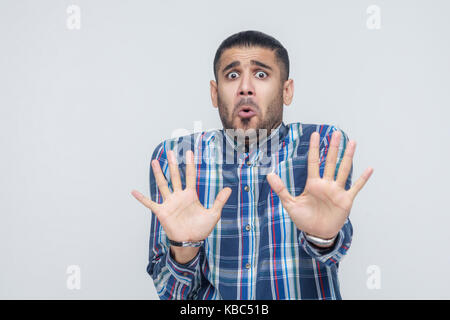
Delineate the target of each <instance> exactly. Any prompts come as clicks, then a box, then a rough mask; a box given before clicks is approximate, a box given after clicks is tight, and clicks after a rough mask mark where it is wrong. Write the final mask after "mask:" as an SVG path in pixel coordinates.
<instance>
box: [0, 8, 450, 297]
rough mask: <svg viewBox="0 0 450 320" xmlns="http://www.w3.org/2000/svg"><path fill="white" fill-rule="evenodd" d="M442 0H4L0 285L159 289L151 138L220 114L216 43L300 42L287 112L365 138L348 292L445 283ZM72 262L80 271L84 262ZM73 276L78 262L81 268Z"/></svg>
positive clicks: (444, 287)
mask: <svg viewBox="0 0 450 320" xmlns="http://www.w3.org/2000/svg"><path fill="white" fill-rule="evenodd" d="M449 10H450V5H449V3H448V2H447V1H444V0H442V1H425V0H423V1H411V0H409V1H406V0H405V1H398V0H397V1H378V0H371V1H356V0H355V1H333V0H328V1H281V0H280V1H273V0H271V1H262V0H258V1H206V0H205V1H181V0H169V1H165V0H164V1H162V0H161V1H155V0H154V1H126V2H125V1H112V0H97V1H91V0H89V1H88V0H84V1H81V0H73V1H56V0H54V1H31V0H30V1H17V0H14V1H13V0H9V1H1V2H0V24H1V25H0V39H1V42H0V90H1V94H0V130H1V132H0V150H1V151H0V152H1V157H0V170H1V172H0V177H1V179H0V197H1V199H0V217H1V220H0V253H1V255H0V298H3V299H48V298H56V299H158V295H157V293H156V290H155V288H154V286H153V281H152V279H151V277H150V276H149V275H148V274H147V272H146V266H147V263H148V249H149V244H148V242H149V231H150V211H149V210H148V209H147V208H145V207H143V206H142V205H141V204H140V203H139V202H138V201H136V200H135V199H134V198H133V196H132V195H131V194H130V192H131V190H132V189H137V190H139V191H141V192H142V193H144V194H146V195H147V196H148V195H149V167H150V159H151V155H152V152H153V150H154V148H155V147H156V145H157V144H158V143H159V142H161V141H162V140H165V139H168V138H170V137H171V136H172V134H174V132H194V130H210V129H214V128H221V122H220V118H219V114H218V111H217V109H214V108H213V106H212V103H211V98H210V91H209V90H210V89H209V81H210V80H211V79H213V69H212V64H213V59H214V54H215V52H216V49H217V48H218V46H219V45H220V43H221V42H222V41H223V40H224V39H225V38H226V37H228V36H229V35H231V34H233V33H236V32H239V31H243V30H259V31H262V32H265V33H267V34H269V35H272V36H274V37H275V38H276V39H278V40H279V41H280V42H281V43H282V44H283V45H284V46H285V47H286V49H287V50H288V52H289V57H290V63H291V72H290V78H292V79H294V86H295V92H294V100H293V102H292V104H291V105H290V106H286V107H285V108H284V122H285V123H286V124H288V123H292V122H303V123H318V124H333V125H337V126H339V127H340V128H342V129H343V130H344V131H345V132H346V133H347V134H348V135H349V137H350V138H351V139H355V140H356V141H357V149H356V154H355V158H354V171H353V181H356V179H357V178H358V177H359V176H360V175H361V174H362V172H363V170H364V169H365V168H367V167H368V166H372V167H373V168H374V169H375V171H374V173H373V175H372V177H371V179H370V180H369V182H368V183H367V185H366V186H365V188H364V189H363V190H362V191H361V192H360V194H359V195H358V197H357V198H356V200H355V203H354V205H353V208H352V211H351V214H350V219H351V221H352V224H353V228H354V234H353V243H352V246H351V248H350V250H349V251H348V254H347V256H346V257H345V258H344V260H343V261H342V263H341V264H340V269H339V279H340V284H341V293H342V297H343V298H344V299H431V298H433V299H435V298H436V299H441V298H446V299H449V298H450V293H449V290H448V285H449V284H450V273H449V272H448V270H450V258H449V255H448V245H449V243H450V232H449V231H448V225H449V223H450V218H449V209H448V199H449V196H448V195H447V193H448V181H449V178H450V177H449V161H450V152H449V144H448V141H449V139H450V134H449V133H450V130H449V128H448V125H447V123H448V118H449V116H450V114H449V111H448V109H449V106H450V90H449V88H450V59H449V57H450V42H449V41H448V40H449V38H450V37H449V31H450V19H449V18H448V12H449ZM75 278H76V279H75ZM74 279H75V280H74Z"/></svg>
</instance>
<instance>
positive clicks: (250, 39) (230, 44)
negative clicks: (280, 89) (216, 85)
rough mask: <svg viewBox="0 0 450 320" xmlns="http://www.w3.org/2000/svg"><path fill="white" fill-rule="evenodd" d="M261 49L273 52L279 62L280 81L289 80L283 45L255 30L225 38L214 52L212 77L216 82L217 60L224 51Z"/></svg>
mask: <svg viewBox="0 0 450 320" xmlns="http://www.w3.org/2000/svg"><path fill="white" fill-rule="evenodd" d="M242 46H247V47H262V48H267V49H271V50H275V56H276V58H277V61H278V62H279V63H280V62H281V67H280V70H281V80H282V81H286V80H287V79H288V78H289V56H288V53H287V50H286V49H285V48H284V47H283V45H282V44H281V43H280V42H279V41H278V40H277V39H275V38H274V37H271V36H269V35H267V34H265V33H263V32H260V31H255V30H247V31H241V32H238V33H235V34H233V35H231V36H229V37H228V38H226V39H225V40H224V41H223V42H222V43H221V44H220V46H219V48H218V49H217V51H216V55H215V57H214V66H213V68H214V77H215V78H216V82H217V80H218V78H217V73H218V70H217V69H218V68H219V66H218V64H219V60H220V58H221V57H222V54H223V52H224V51H225V50H226V49H230V48H234V47H242Z"/></svg>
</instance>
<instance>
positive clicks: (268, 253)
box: [147, 122, 353, 300]
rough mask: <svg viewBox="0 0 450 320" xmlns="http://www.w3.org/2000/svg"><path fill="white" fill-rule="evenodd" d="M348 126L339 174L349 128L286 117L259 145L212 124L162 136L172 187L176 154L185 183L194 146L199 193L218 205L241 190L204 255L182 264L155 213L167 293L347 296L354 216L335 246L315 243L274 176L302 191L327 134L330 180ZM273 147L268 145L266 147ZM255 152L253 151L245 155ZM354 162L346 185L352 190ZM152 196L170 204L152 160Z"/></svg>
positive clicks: (155, 251)
mask: <svg viewBox="0 0 450 320" xmlns="http://www.w3.org/2000/svg"><path fill="white" fill-rule="evenodd" d="M336 130H340V131H341V133H342V137H343V138H344V139H341V143H340V146H339V152H338V159H337V168H336V176H337V172H338V169H339V164H340V162H341V160H342V157H343V155H344V151H345V147H346V145H347V143H348V137H347V135H346V134H345V133H344V132H343V131H342V130H341V129H338V128H336V127H335V126H332V125H315V124H302V123H292V124H289V125H285V124H284V123H283V122H282V123H281V124H280V126H279V127H278V128H276V130H274V131H272V133H271V134H270V135H269V137H264V138H265V139H261V140H260V141H261V142H260V143H258V144H257V145H256V147H253V148H250V149H249V150H242V149H241V148H239V144H238V143H236V141H233V139H231V138H230V135H229V134H227V133H226V132H225V131H224V130H211V131H206V132H199V133H195V134H192V135H188V136H184V137H179V138H173V139H169V140H166V141H164V142H162V143H160V144H159V145H158V146H157V147H156V149H155V151H154V152H153V155H152V160H153V159H157V160H158V161H159V163H160V166H161V169H162V171H163V173H164V175H165V177H166V179H167V181H168V184H169V189H170V190H171V191H172V186H171V180H170V173H169V167H168V160H167V151H168V150H174V151H175V154H176V155H177V157H178V163H179V169H180V177H181V181H182V184H183V186H182V187H183V188H184V187H185V164H184V163H183V161H182V159H184V158H185V152H186V150H187V149H190V150H193V151H194V155H195V164H196V170H197V179H196V183H197V193H198V197H199V200H200V202H201V203H202V205H203V206H204V207H205V208H210V207H211V206H212V204H213V202H214V200H215V198H216V195H217V194H218V192H219V191H220V190H222V189H223V188H224V187H230V188H231V189H232V193H231V196H230V198H229V199H228V201H227V203H226V204H225V206H224V208H223V210H222V215H221V218H220V220H219V222H218V223H217V225H216V226H215V228H214V229H213V231H212V232H211V234H210V235H209V236H208V238H207V239H206V240H205V243H204V245H203V246H202V247H201V248H200V250H199V253H198V254H197V256H196V257H195V258H194V259H193V260H191V261H190V262H188V263H186V264H179V263H177V262H176V261H175V259H174V258H173V257H172V256H171V254H170V250H169V247H170V245H169V242H168V239H167V236H166V234H165V232H164V230H163V228H162V227H161V224H160V223H159V221H158V219H157V217H156V215H155V214H154V213H153V212H152V214H151V230H150V247H149V249H150V250H149V252H150V254H149V263H148V266H147V272H148V273H149V274H150V276H151V277H152V279H153V281H154V284H155V287H156V290H157V293H158V295H159V297H160V298H161V299H200V300H211V299H227V300H236V299H242V300H247V299H258V300H263V299H295V300H298V299H341V294H340V289H339V280H338V267H339V262H340V260H341V259H342V258H343V256H344V255H345V254H346V253H347V250H348V249H349V247H350V244H351V240H352V234H353V229H352V225H351V223H350V220H349V219H348V218H347V221H346V222H345V224H344V225H343V227H342V229H341V230H340V231H339V233H338V236H337V238H336V240H335V242H334V245H333V246H332V247H330V248H326V249H320V248H318V247H315V246H314V245H313V244H311V243H309V242H308V241H307V240H306V238H305V234H304V232H303V231H302V230H299V229H298V228H297V227H296V226H295V224H294V223H293V221H292V220H291V218H290V217H289V214H288V213H287V212H286V210H285V209H284V208H283V206H282V204H281V202H280V199H279V198H278V196H277V195H276V194H275V192H274V191H273V190H272V189H271V187H270V185H269V183H268V182H267V180H266V174H267V173H269V172H272V171H274V172H275V173H277V174H278V175H279V176H280V177H281V179H282V180H283V182H284V184H285V185H286V187H287V189H288V190H289V192H290V193H291V194H292V195H295V196H298V195H299V194H301V193H302V192H303V189H304V187H305V184H306V178H307V156H308V150H309V141H310V135H311V133H312V132H313V131H317V132H319V133H320V176H321V177H323V171H324V167H325V159H326V156H327V151H328V145H329V143H330V139H331V135H332V133H333V132H334V131H336ZM262 145H264V147H262ZM245 151H247V152H245ZM352 171H353V168H352V169H351V171H350V174H349V176H348V179H347V183H346V186H345V189H346V190H348V189H349V188H350V187H351V177H352ZM150 195H151V199H152V200H153V201H155V202H157V203H162V201H163V200H162V196H161V194H160V192H159V190H158V186H157V184H156V180H155V177H154V174H153V171H152V168H151V166H150Z"/></svg>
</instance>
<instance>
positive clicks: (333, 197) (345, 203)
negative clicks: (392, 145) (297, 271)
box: [267, 131, 373, 239]
mask: <svg viewBox="0 0 450 320" xmlns="http://www.w3.org/2000/svg"><path fill="white" fill-rule="evenodd" d="M340 135H341V134H340V132H339V131H337V132H335V133H333V136H332V139H331V144H330V150H329V151H328V155H327V159H326V163H325V170H324V174H323V178H321V177H320V175H319V160H318V159H319V143H318V134H317V133H313V134H312V135H311V143H310V149H309V154H308V178H307V181H306V185H305V188H304V191H303V192H302V194H300V195H299V196H297V197H294V196H292V195H290V194H289V192H288V191H287V189H286V187H285V186H284V184H283V182H282V181H281V179H280V178H279V177H278V176H277V175H275V174H269V175H268V176H267V179H268V182H269V184H270V185H271V187H272V189H273V190H274V191H275V192H276V193H277V195H278V196H279V198H280V200H281V202H282V205H283V207H284V208H285V209H286V211H287V212H288V214H289V216H290V217H291V219H292V221H293V222H294V223H295V225H296V226H297V227H298V228H299V229H300V230H303V231H305V232H306V233H308V234H312V235H315V236H318V237H320V238H325V239H328V238H332V237H334V236H335V235H336V234H337V233H338V232H339V230H340V229H341V228H342V226H343V225H344V223H345V221H346V219H347V217H348V215H349V213H350V209H351V207H352V205H353V200H354V198H355V196H356V194H357V193H358V192H359V190H361V188H362V187H363V186H364V184H365V183H366V182H367V180H368V179H369V177H370V175H371V173H372V172H373V170H372V169H371V168H369V169H368V170H366V171H365V173H364V174H363V175H362V176H361V177H360V178H359V179H358V181H356V183H355V184H354V186H353V187H352V188H351V189H349V190H345V182H346V180H347V177H348V174H349V172H350V168H351V163H352V158H353V154H354V151H355V143H354V142H352V141H351V142H350V143H349V144H348V147H347V149H346V150H345V154H344V158H343V160H342V162H341V165H340V168H339V171H338V175H337V179H336V180H334V175H335V174H334V173H335V168H336V158H337V153H338V148H339V141H340Z"/></svg>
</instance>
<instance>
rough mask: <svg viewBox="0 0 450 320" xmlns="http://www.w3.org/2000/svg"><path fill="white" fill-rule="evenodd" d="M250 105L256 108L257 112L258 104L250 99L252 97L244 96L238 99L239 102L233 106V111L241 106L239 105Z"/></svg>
mask: <svg viewBox="0 0 450 320" xmlns="http://www.w3.org/2000/svg"><path fill="white" fill-rule="evenodd" d="M244 105H245V106H252V107H253V108H255V109H256V111H257V112H259V111H260V110H259V106H258V105H257V104H256V103H255V102H254V101H253V100H252V98H244V99H241V100H239V102H238V103H237V104H236V105H235V106H234V110H233V111H234V113H236V112H237V110H238V109H239V108H240V107H241V106H244Z"/></svg>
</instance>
